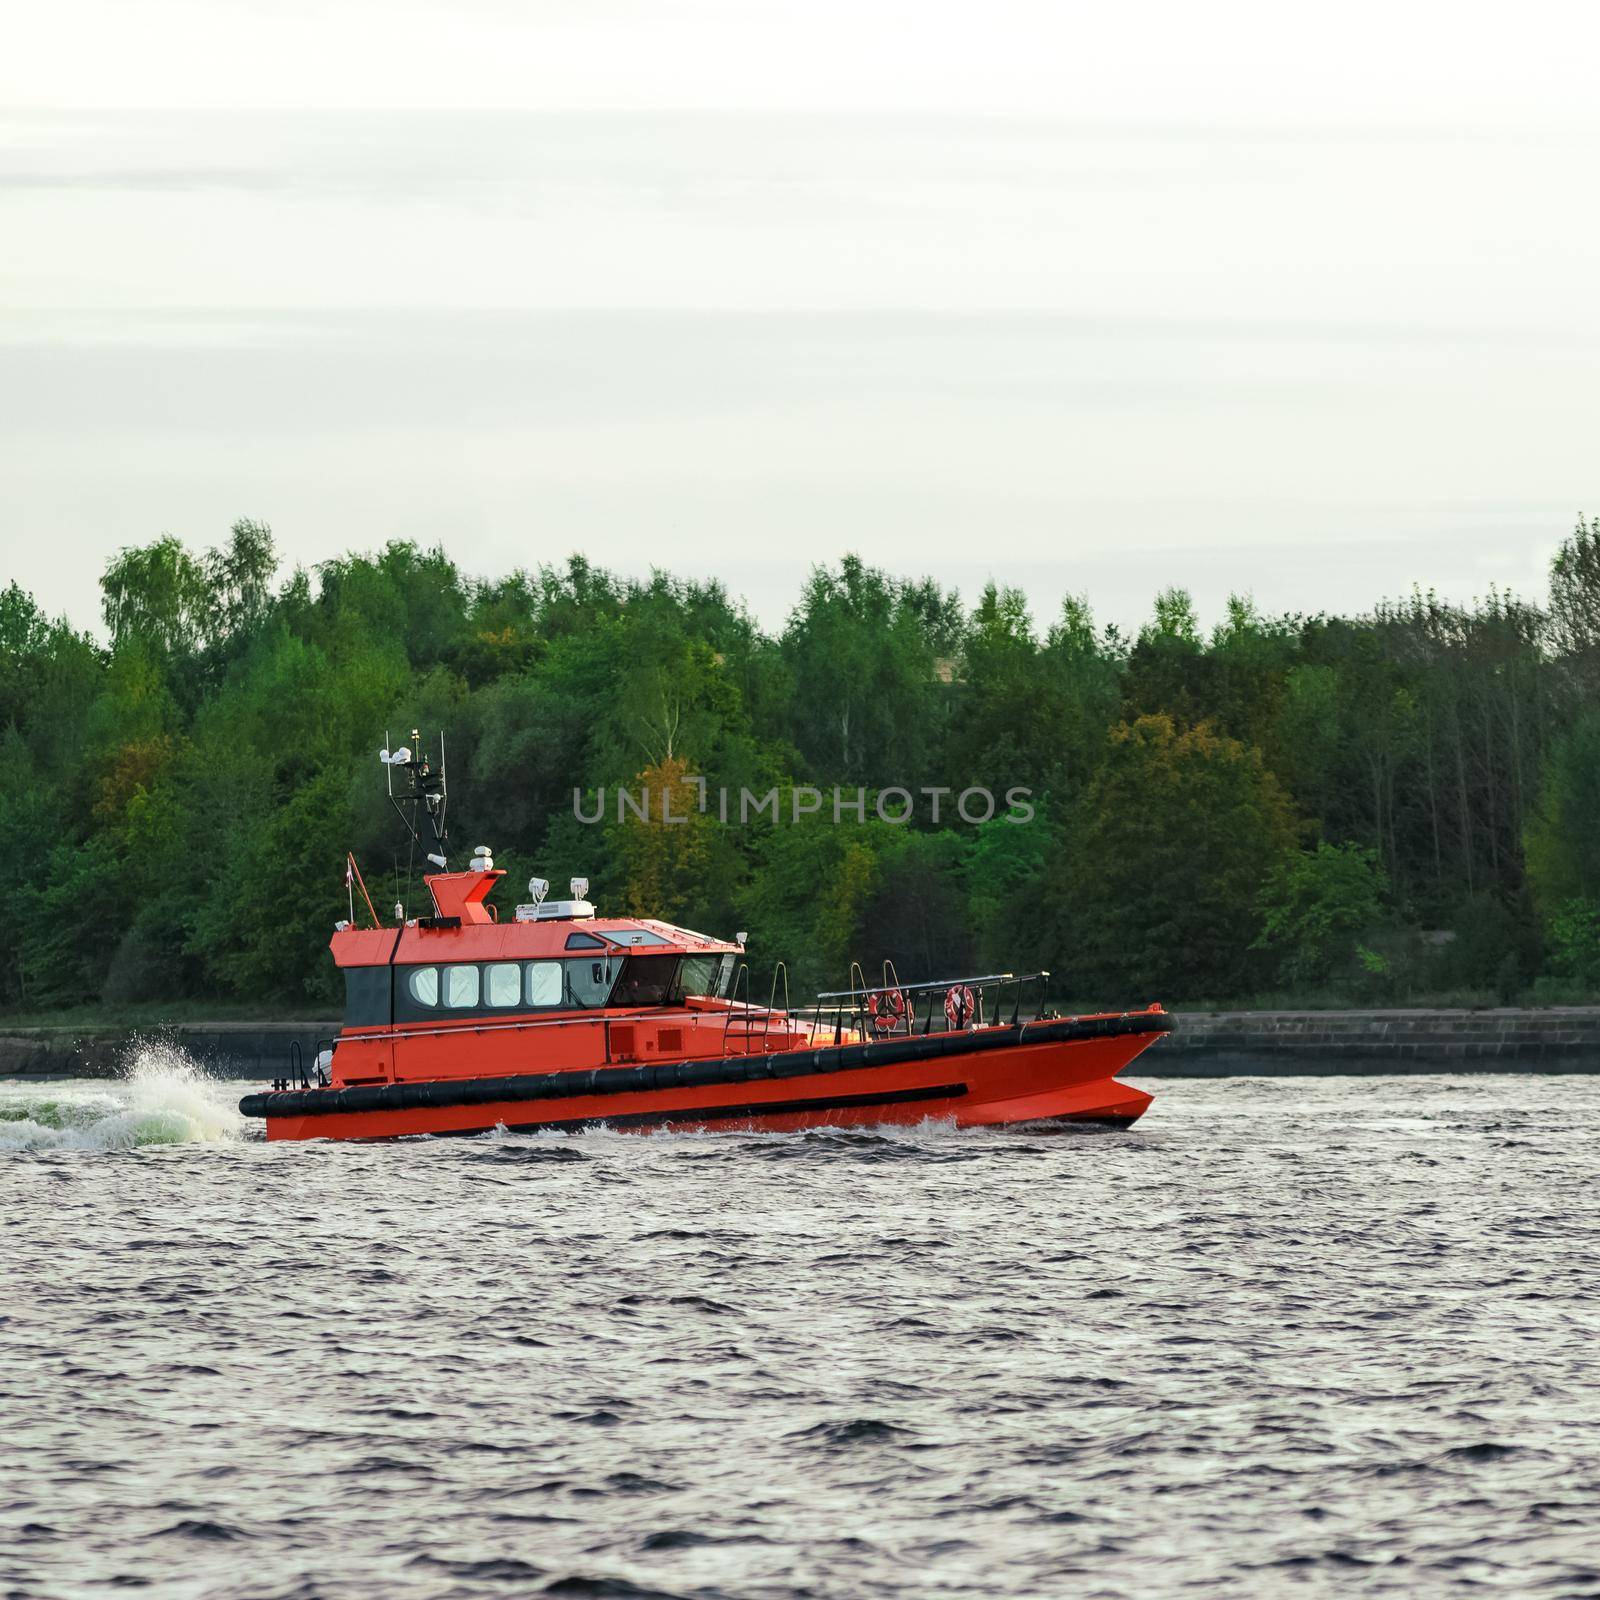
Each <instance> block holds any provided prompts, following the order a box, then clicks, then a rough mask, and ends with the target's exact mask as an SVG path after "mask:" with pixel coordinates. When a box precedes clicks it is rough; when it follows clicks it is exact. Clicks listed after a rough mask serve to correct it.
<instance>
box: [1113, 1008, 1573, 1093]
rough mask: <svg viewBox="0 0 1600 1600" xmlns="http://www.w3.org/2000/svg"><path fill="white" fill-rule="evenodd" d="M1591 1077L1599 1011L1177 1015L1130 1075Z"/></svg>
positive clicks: (1511, 1010) (1550, 1009) (1306, 1012)
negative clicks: (1170, 1028)
mask: <svg viewBox="0 0 1600 1600" xmlns="http://www.w3.org/2000/svg"><path fill="white" fill-rule="evenodd" d="M1406 1072H1418V1073H1422V1072H1600V1006H1551V1007H1548V1008H1545V1009H1541V1010H1537V1011H1520V1010H1514V1009H1511V1008H1509V1007H1508V1008H1506V1009H1503V1010H1499V1009H1497V1010H1492V1011H1234V1012H1210V1013H1197V1012H1190V1013H1182V1014H1180V1015H1179V1018H1178V1026H1177V1029H1176V1031H1175V1032H1173V1033H1171V1034H1169V1035H1168V1036H1167V1037H1166V1038H1165V1039H1163V1040H1161V1041H1160V1042H1159V1043H1158V1044H1157V1045H1156V1046H1155V1047H1154V1048H1153V1049H1151V1050H1150V1051H1149V1052H1148V1053H1147V1054H1146V1055H1144V1056H1141V1057H1140V1059H1139V1061H1138V1063H1137V1065H1136V1066H1135V1067H1134V1068H1133V1072H1132V1074H1131V1075H1132V1076H1135V1077H1138V1076H1144V1077H1163V1078H1233V1077H1252V1076H1264V1077H1281V1078H1291V1077H1299V1076H1301V1075H1318V1076H1328V1075H1351V1076H1359V1075H1362V1074H1373V1075H1381V1074H1395V1073H1406Z"/></svg>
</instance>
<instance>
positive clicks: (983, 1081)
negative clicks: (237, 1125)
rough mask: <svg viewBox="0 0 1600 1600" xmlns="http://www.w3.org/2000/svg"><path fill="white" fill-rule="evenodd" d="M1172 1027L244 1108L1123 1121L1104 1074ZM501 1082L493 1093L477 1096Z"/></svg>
mask: <svg viewBox="0 0 1600 1600" xmlns="http://www.w3.org/2000/svg"><path fill="white" fill-rule="evenodd" d="M1170 1026H1171V1024H1170V1021H1169V1020H1168V1018H1167V1017H1166V1016H1165V1015H1163V1014H1160V1013H1134V1014H1132V1015H1129V1016H1123V1017H1115V1018H1092V1019H1091V1018H1084V1019H1076V1018H1074V1019H1060V1020H1051V1021H1045V1022H1039V1023H1029V1024H1024V1025H1023V1026H1021V1027H1010V1028H1007V1027H993V1028H987V1029H979V1030H974V1031H971V1032H967V1033H952V1034H936V1035H933V1036H932V1037H926V1038H899V1039H893V1040H887V1041H880V1042H876V1043H872V1044H858V1045H853V1046H845V1047H843V1048H835V1049H832V1050H814V1051H797V1050H789V1051H784V1052H780V1053H777V1054H773V1055H769V1056H758V1057H733V1058H729V1059H726V1060H721V1061H702V1062H680V1063H675V1064H671V1065H659V1066H653V1067H633V1068H615V1069H609V1070H606V1071H601V1072H582V1071H569V1072H559V1073H553V1074H543V1075H538V1076H532V1077H503V1078H482V1077H479V1078H471V1079H461V1078H453V1079H452V1078H444V1077H441V1078H437V1079H430V1080H425V1081H421V1082H415V1081H413V1082H409V1083H403V1084H389V1085H384V1086H382V1087H377V1088H365V1089H355V1090H351V1089H345V1090H342V1091H341V1090H340V1089H337V1088H328V1089H311V1090H305V1091H294V1090H289V1091H282V1092H279V1093H275V1094H263V1095H254V1096H250V1097H249V1098H248V1099H247V1100H246V1101H245V1102H244V1105H243V1107H242V1109H244V1110H245V1111H246V1112H247V1114H251V1115H255V1116H264V1117H265V1118H266V1125H267V1137H268V1138H269V1139H396V1138H405V1137H407V1136H413V1135H417V1134H471V1133H483V1132H487V1131H489V1130H491V1129H494V1128H500V1127H503V1128H506V1129H509V1130H513V1131H518V1132H522V1131H537V1130H540V1129H559V1130H568V1129H578V1128H585V1127H598V1126H605V1127H610V1128H616V1129H628V1130H637V1131H646V1132H648V1131H653V1130H657V1129H678V1130H693V1129H749V1130H753V1131H763V1132H775V1133H777V1132H794V1131H798V1130H800V1129H804V1128H846V1127H869V1126H873V1125H877V1124H883V1123H898V1124H911V1123H918V1122H922V1121H924V1120H927V1119H934V1120H941V1121H950V1122H953V1123H955V1124H956V1125H957V1126H958V1127H982V1126H994V1125H999V1124H1012V1123H1051V1122H1099V1123H1108V1124H1112V1125H1117V1126H1126V1125H1128V1124H1129V1123H1132V1122H1133V1121H1135V1120H1136V1119H1137V1118H1138V1117H1139V1116H1140V1115H1141V1114H1142V1113H1143V1111H1144V1110H1145V1108H1146V1107H1147V1106H1148V1105H1149V1104H1150V1096H1149V1095H1147V1094H1145V1093H1144V1092H1143V1091H1142V1090H1140V1089H1135V1088H1131V1087H1130V1086H1129V1085H1127V1084H1125V1083H1119V1082H1117V1081H1116V1074H1117V1073H1118V1072H1121V1071H1122V1070H1123V1069H1124V1068H1126V1067H1127V1066H1128V1064H1129V1063H1130V1062H1131V1061H1132V1060H1133V1059H1134V1058H1135V1057H1136V1056H1137V1055H1139V1054H1140V1052H1141V1051H1143V1050H1144V1049H1146V1048H1147V1047H1148V1046H1149V1045H1150V1044H1152V1043H1153V1042H1154V1041H1155V1040H1156V1039H1157V1038H1159V1037H1160V1035H1161V1034H1162V1033H1164V1032H1166V1031H1167V1030H1168V1029H1169V1028H1170ZM500 1084H503V1085H504V1086H505V1094H504V1097H503V1098H499V1097H497V1098H493V1099H491V1098H489V1097H490V1096H491V1095H495V1094H496V1093H497V1089H496V1086H497V1085H500ZM419 1100H421V1101H427V1100H433V1101H443V1102H448V1101H451V1100H454V1101H457V1102H458V1103H453V1104H452V1103H433V1104H419V1103H416V1102H418V1101H419ZM462 1100H469V1101H472V1102H475V1103H459V1102H461V1101H462Z"/></svg>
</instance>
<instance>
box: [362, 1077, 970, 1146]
mask: <svg viewBox="0 0 1600 1600" xmlns="http://www.w3.org/2000/svg"><path fill="white" fill-rule="evenodd" d="M966 1092H967V1086H966V1084H964V1083H940V1084H935V1085H934V1086H933V1087H932V1088H930V1089H888V1090H885V1091H884V1092H883V1093H882V1094H838V1095H833V1096H831V1097H825V1098H823V1099H820V1100H766V1101H756V1102H754V1103H746V1104H745V1105H742V1106H689V1107H687V1108H686V1109H684V1110H682V1111H630V1112H629V1113H628V1114H627V1115H626V1116H621V1117H552V1118H550V1119H549V1120H548V1121H544V1122H507V1123H505V1124H504V1127H505V1130H506V1132H507V1133H579V1132H581V1131H582V1130H583V1129H585V1128H698V1127H699V1126H700V1125H701V1124H702V1123H707V1122H750V1121H752V1120H753V1119H755V1118H756V1117H780V1116H784V1115H790V1114H793V1113H794V1112H797V1111H812V1112H816V1111H853V1110H855V1109H856V1108H858V1107H861V1106H896V1105H910V1104H913V1103H914V1102H916V1101H918V1100H959V1099H961V1097H962V1096H963V1095H965V1094H966ZM499 1126H501V1124H499V1123H493V1124H491V1123H487V1122H486V1123H484V1125H483V1126H482V1127H481V1128H440V1129H436V1130H430V1131H429V1137H431V1138H438V1137H440V1136H441V1135H443V1136H448V1137H454V1136H460V1137H462V1138H468V1137H476V1136H478V1135H480V1134H485V1133H488V1132H489V1131H490V1129H491V1128H492V1127H499ZM377 1137H378V1138H380V1139H397V1138H405V1137H406V1135H404V1134H394V1133H385V1134H379V1135H377Z"/></svg>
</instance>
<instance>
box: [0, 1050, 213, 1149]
mask: <svg viewBox="0 0 1600 1600" xmlns="http://www.w3.org/2000/svg"><path fill="white" fill-rule="evenodd" d="M235 1089H236V1086H235V1085H231V1084H221V1083H218V1082H217V1081H216V1080H215V1079H213V1078H210V1077H208V1076H207V1074H206V1071H205V1069H204V1068H203V1067H202V1066H201V1065H200V1064H199V1062H197V1061H196V1060H195V1059H194V1058H193V1057H192V1056H190V1055H188V1054H187V1053H186V1052H185V1051H183V1050H180V1049H179V1048H178V1047H177V1046H176V1045H173V1044H167V1043H162V1042H149V1041H144V1042H140V1043H138V1044H135V1045H133V1046H132V1047H130V1049H129V1052H128V1056H127V1059H126V1060H125V1061H124V1063H123V1075H122V1076H121V1077H120V1078H112V1079H107V1080H105V1081H104V1082H103V1083H101V1082H96V1083H94V1084H92V1085H90V1084H84V1083H82V1082H74V1083H62V1084H5V1083H0V1154H21V1153H28V1152H33V1151H40V1150H135V1149H139V1148H141V1147H142V1146H145V1145H161V1144H219V1143H227V1142H230V1141H233V1140H237V1139H240V1138H242V1137H243V1133H244V1119H243V1118H242V1117H241V1116H240V1115H239V1113H238V1111H237V1110H236V1109H235V1098H236V1096H235V1093H234V1091H235Z"/></svg>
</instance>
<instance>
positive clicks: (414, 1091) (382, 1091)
mask: <svg viewBox="0 0 1600 1600" xmlns="http://www.w3.org/2000/svg"><path fill="white" fill-rule="evenodd" d="M1171 1030H1172V1018H1171V1017H1169V1016H1167V1015H1166V1014H1165V1013H1164V1012H1132V1013H1130V1014H1128V1015H1126V1016H1120V1017H1096V1018H1089V1019H1084V1018H1078V1017H1062V1018H1057V1019H1052V1020H1051V1021H1048V1022H1024V1023H1021V1024H1019V1025H1017V1026H1016V1027H1005V1026H1001V1027H996V1028H980V1029H979V1030H978V1031H977V1032H975V1033H942V1034H941V1033H936V1034H931V1035H928V1036H927V1037H925V1038H893V1039H878V1040H874V1041H872V1042H871V1043H870V1044H850V1045H834V1046H832V1047H827V1048H822V1049H816V1050H784V1051H779V1052H777V1053H776V1054H773V1055H765V1056H726V1057H720V1058H716V1059H710V1060H695V1061H671V1062H663V1063H661V1064H660V1065H652V1066H634V1067H596V1068H593V1069H591V1070H580V1071H576V1072H533V1073H516V1074H508V1075H505V1076H501V1077H496V1078H428V1079H423V1080H420V1081H416V1082H409V1083H384V1084H373V1085H370V1086H363V1087H361V1088H355V1089H280V1090H275V1091H273V1092H272V1093H270V1094H247V1095H246V1096H245V1097H244V1099H242V1100H241V1101H240V1102H239V1110H240V1111H241V1112H243V1113H244V1115H245V1116H247V1117H317V1116H337V1115H342V1114H344V1113H348V1112H352V1111H414V1110H421V1109H428V1110H441V1109H444V1108H445V1107H449V1106H482V1105H494V1104H497V1103H499V1102H501V1101H507V1100H566V1099H574V1098H587V1097H589V1096H592V1095H612V1094H645V1093H648V1092H650V1091H651V1090H653V1089H702V1088H710V1087H715V1086H731V1085H734V1084H745V1083H763V1082H768V1081H771V1080H781V1079H786V1078H807V1077H815V1076H819V1075H821V1074H824V1073H830V1072H856V1071H860V1070H861V1069H862V1068H865V1067H888V1066H899V1065H903V1064H904V1063H906V1062H908V1061H936V1060H940V1059H942V1058H944V1057H947V1056H967V1055H979V1054H983V1053H985V1052H987V1051H990V1050H1005V1049H1010V1048H1012V1047H1013V1046H1016V1045H1025V1044H1073V1043H1077V1042H1079V1041H1085V1040H1090V1039H1114V1038H1128V1037H1137V1036H1143V1037H1146V1038H1150V1037H1153V1036H1155V1035H1156V1034H1161V1033H1169V1032H1171Z"/></svg>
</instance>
